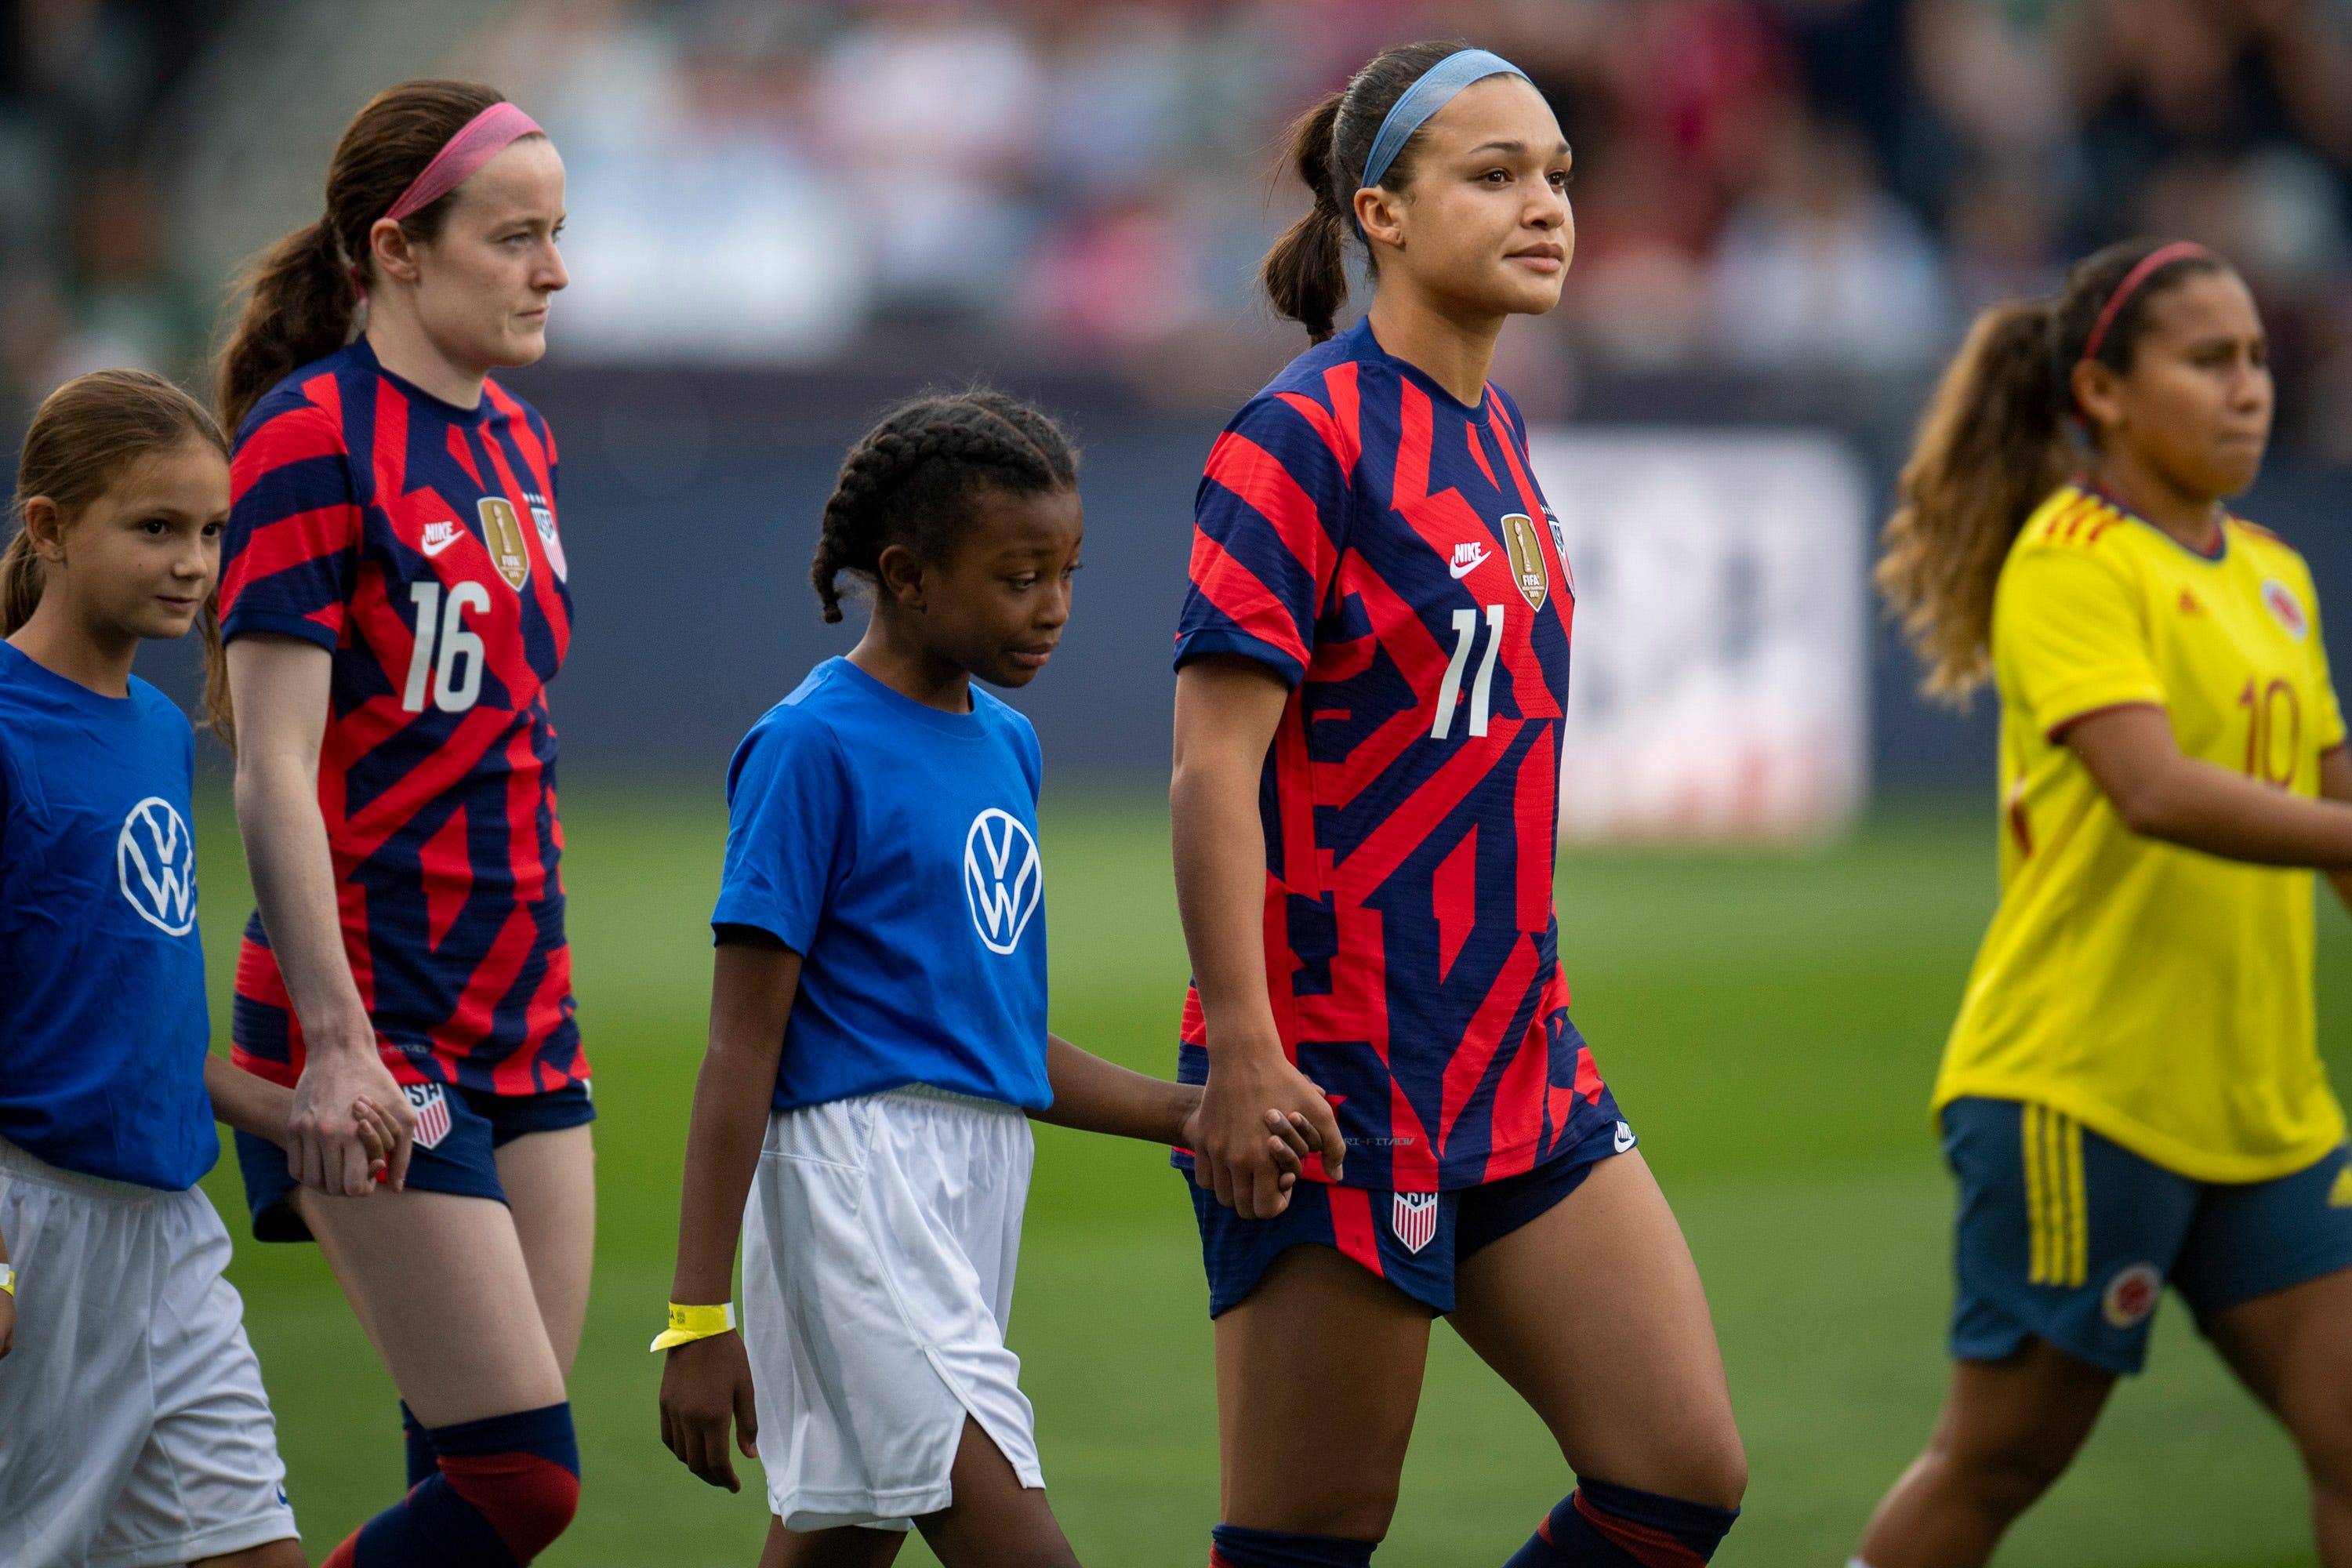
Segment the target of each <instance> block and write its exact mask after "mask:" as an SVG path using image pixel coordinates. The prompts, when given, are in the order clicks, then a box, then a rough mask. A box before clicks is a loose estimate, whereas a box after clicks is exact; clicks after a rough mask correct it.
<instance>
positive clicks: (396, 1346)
mask: <svg viewBox="0 0 2352 1568" xmlns="http://www.w3.org/2000/svg"><path fill="white" fill-rule="evenodd" d="M562 217H563V163H562V158H561V157H560V156H559V155H558V154H557V153H556V151H555V148H554V146H553V145H552V144H551V142H549V140H548V138H547V137H546V135H545V134H544V133H543V132H541V131H540V130H539V128H538V127H537V126H536V125H535V124H533V123H532V121H531V120H530V117H529V116H528V115H526V114H524V113H523V112H522V110H520V109H518V108H517V107H515V106H514V105H513V104H511V103H509V102H507V101H505V100H503V99H501V98H500V97H499V95H498V94H497V93H496V92H494V91H492V90H491V89H488V88H485V87H481V86H478V85H476V84H473V83H468V82H452V81H415V82H405V83H403V84H401V85H399V86H397V87H394V88H392V89H388V90H386V91H385V92H383V93H382V94H379V95H378V96H377V97H376V99H375V100H373V102H371V103H369V104H368V105H367V106H366V107H365V108H364V109H362V110H361V111H360V113H359V115H358V117H357V118H356V119H355V120H353V121H352V125H351V127H350V129H348V130H347V131H346V132H344V134H343V138H342V141H341V144H340V145H339V146H338V147H337V148H336V151H335V155H334V160H333V163H332V166H331V168H330V170H329V173H328V177H327V213H326V216H324V217H323V218H322V219H321V220H320V222H319V223H317V224H315V225H313V226H310V227H309V228H307V229H303V230H299V231H297V232H296V233H295V234H293V235H289V237H287V238H285V239H284V240H282V241H280V242H279V243H278V246H277V247H274V248H273V249H272V250H271V251H269V252H268V254H267V255H266V256H265V258H263V260H262V262H261V264H260V266H259V268H258V269H257V278H256V280H255V284H254V289H253V297H252V300H251V301H250V303H249V304H248V305H247V309H246V312H245V316H244V319H243V321H242V322H241V323H240V325H239V327H238V330H237V332H236V337H235V339H234V340H233V341H232V342H231V344H230V346H229V349H228V351H227V353H226V356H225V363H224V366H223V372H222V402H223V404H224V414H225V415H226V422H229V423H232V425H233V427H234V428H235V429H236V447H235V456H234V460H233V463H232V468H231V479H232V488H233V491H234V503H233V507H232V510H231V513H230V518H229V529H228V538H227V542H226V548H225V550H224V552H223V553H224V556H225V561H224V564H223V584H222V590H221V634H222V637H223V638H224V640H225V641H226V644H227V653H226V661H227V667H228V679H229V686H230V689H231V691H232V692H233V694H234V696H235V699H236V703H235V706H236V744H237V791H236V793H237V816H238V822H239V826H241V827H242V828H243V829H244V833H245V842H246V850H247V860H248V862H249V863H250V864H251V866H252V868H253V872H254V890H255V894H256V899H257V904H258V910H257V913H256V915H255V917H254V919H253V921H252V922H251V923H250V924H249V925H248V926H247V928H246V942H245V947H244V951H243V952H242V953H241V954H240V955H239V959H238V963H237V978H236V1015H235V1032H236V1059H237V1061H238V1062H239V1063H240V1064H241V1065H244V1066H247V1067H248V1068H251V1069H252V1070H254V1071H255V1072H257V1073H261V1074H264V1075H266V1076H269V1077H273V1078H275V1079H278V1081H280V1082H282V1083H288V1084H291V1085H293V1086H294V1090H295V1093H294V1110H293V1114H292V1118H291V1121H290V1124H289V1148H288V1151H287V1152H286V1153H285V1154H280V1153H279V1152H278V1151H277V1150H276V1149H273V1148H270V1147H268V1146H267V1145H265V1144H262V1143H260V1142H257V1141H256V1140H252V1139H247V1138H241V1139H240V1140H239V1142H238V1149H237V1152H238V1156H239V1159H240V1161H241V1163H242V1164H243V1166H244V1171H245V1181H246V1197H247V1203H248V1204H249V1205H250V1206H251V1209H252V1212H253V1222H254V1231H255V1234H256V1235H257V1237H260V1238H261V1239H263V1240H271V1241H288V1240H300V1239H304V1238H307V1237H313V1236H315V1237H317V1238H318V1240H319V1241H320V1245H321V1247H323V1249H324V1250H325V1252H326V1255H327V1258H328V1261H329V1262H330V1263H331V1265H332V1266H333V1268H334V1270H335V1274H336V1279H337V1281H338V1282H339V1283H340V1284H341V1286H342V1288H343V1289H344V1291H345V1293H346V1294H347V1295H348V1296H350V1297H351V1298H352V1301H353V1304H354V1306H355V1307H356V1308H357V1309H358V1310H359V1313H360V1316H361V1317H362V1319H363V1320H364V1321H366V1323H367V1325H368V1330H369V1337H370V1338H371V1339H372V1340H373V1342H374V1343H375V1345H376V1347H377V1349H378V1351H379V1352H380V1353H382V1354H383V1358H384V1361H385V1363H386V1365H387V1367H388V1368H389V1370H390V1371H391V1373H392V1376H393V1381H394V1384H396V1385H397V1386H398V1388H399V1390H400V1393H401V1396H402V1399H403V1401H404V1403H403V1406H402V1412H401V1414H402V1416H403V1418H404V1426H405V1427H406V1431H407V1449H408V1471H409V1483H410V1484H409V1489H408V1490H407V1492H406V1493H405V1495H404V1497H402V1499H401V1500H399V1501H397V1502H395V1503H394V1504H393V1506H392V1507H390V1508H388V1509H386V1510H384V1511H383V1512H382V1513H380V1514H378V1515H377V1516H376V1517H375V1518H374V1519H373V1520H371V1521H369V1522H368V1523H367V1524H366V1525H365V1526H363V1527H362V1529H361V1530H360V1531H358V1532H356V1533H355V1534H354V1535H352V1537H351V1538H349V1539H348V1540H346V1541H345V1542H343V1543H342V1544H341V1546H339V1547H338V1548H337V1549H336V1550H335V1552H333V1553H332V1554H331V1555H330V1557H329V1558H328V1559H327V1561H328V1563H329V1564H331V1568H407V1565H409V1564H423V1563H434V1564H449V1565H453V1568H511V1565H512V1564H514V1563H523V1562H528V1561H530V1559H531V1558H532V1557H533V1556H535V1555H536V1554H537V1553H538V1552H539V1551H540V1550H541V1549H542V1548H543V1547H544V1546H545V1545H546V1544H547V1543H548V1542H551V1540H553V1539H554V1538H555V1536H556V1535H557V1534H558V1533H559V1532H561V1531H562V1529H563V1528H564V1526H565V1525H566V1524H567V1523H568V1522H569V1521H570V1520H571V1518H572V1511H573V1509H574V1507H575V1506H576V1503H577V1500H578V1496H579V1479H578V1474H579V1458H578V1454H577V1450H576V1447H575V1445H574V1440H573V1436H572V1414H571V1406H570V1405H569V1404H568V1403H567V1402H566V1401H565V1398H564V1389H563V1384H564V1378H565V1376H566V1374H567V1373H568V1370H569V1367H570V1364H571V1361H572V1352H573V1351H574V1349H575V1348H576V1347H577V1345H578V1343H579V1337H580V1330H581V1322H582V1318H583V1314H584V1312H585V1310H586V1302H587V1289H588V1274H589V1259H590V1256H591V1251H592V1247H593V1228H594V1215H595V1198H594V1193H593V1184H592V1168H593V1155H592V1153H591V1151H590V1146H589V1133H588V1127H587V1123H588V1122H589V1121H590V1120H591V1119H592V1118H593V1115H594V1111H593V1109H592V1107H591V1105H590V1103H589V1099H588V1063H587V1061H586V1059H585V1058H584V1057H583V1055H582V1053H581V1048H580V1037H579V1030H578V1028H577V1026H576V1025H575V1024H574V1022H573V1018H572V965H571V956H570V949H569V948H568V947H567V946H566V944H565V942H564V935H563V885H562V879H561V875H560V872H559V868H558V857H559V854H560V852H561V848H562V835H561V832H560V830H559V828H558V826H557V822H556V804H555V757H556V747H555V730H554V726H553V725H552V724H551V722H550V721H549V718H548V705H547V685H548V683H549V682H550V681H551V680H552V679H554V678H555V675H556V672H557V670H558V669H559V668H562V662H563V656H564V652H565V649H566V648H567V647H568V646H569V645H570V642H571V637H572V593H571V588H570V585H569V583H568V578H569V575H570V574H569V568H568V563H567V562H566V560H565V557H564V552H563V544H562V535H561V533H560V531H559V529H558V522H557V517H556V510H555V509H556V473H557V464H556V447H555V438H554V437H553V435H552V434H551V432H550V431H549V429H548V426H547V423H546V421H545V420H543V419H541V417H540V416H539V415H538V414H537V413H536V412H534V411H533V410H532V409H531V408H530V407H529V406H528V405H525V404H524V403H522V402H521V401H520V399H518V398H516V397H515V396H514V395H512V394H510V393H509V392H508V391H506V390H505V389H504V388H503V387H501V386H499V384H498V383H497V382H496V381H495V380H493V379H492V378H491V375H490V372H491V371H493V370H495V369H499V368H503V367H506V366H510V365H520V364H528V363H531V362H532V361H533V360H536V359H537V358H538V357H539V356H540V354H541V353H543V352H544V350H545V331H546V322H547V317H548V313H549V306H550V301H551V298H552V296H553V295H554V294H555V292H556V291H557V290H559V289H562V288H563V286H564V284H565V283H566V281H567V280H568V279H567V276H566V274H565V271H564V268H563V264H562V259H561V258H560V256H559V255H558V252H557V246H556V236H557V232H558V230H559V229H560V228H561V226H562ZM354 280H357V281H358V282H359V283H360V285H361V287H362V290H363V297H364V299H365V302H366V318H365V321H366V324H365V329H364V331H362V333H361V334H360V335H359V336H357V337H352V334H351V328H352V323H353V321H354V317H355V314H356V310H357V306H358V304H359V297H357V296H355V295H354V291H353V289H352V282H353V281H354ZM395 1084H396V1085H397V1087H394V1086H395ZM367 1088H380V1089H381V1091H382V1092H383V1095H384V1096H385V1097H386V1099H388V1100H404V1103H403V1104H402V1106H401V1109H402V1110H404V1111H408V1112H411V1113H413V1121H414V1129H415V1136H414V1143H413V1147H411V1146H404V1147H401V1148H398V1149H396V1150H395V1152H394V1158H393V1161H392V1171H391V1176H392V1179H393V1182H394V1187H395V1190H394V1191H392V1192H389V1193H384V1192H379V1193H375V1194H373V1195H366V1196H362V1195H359V1194H358V1193H357V1192H356V1191H355V1189H354V1186H353V1184H352V1174H353V1169H352V1153H353V1151H352V1144H351V1141H350V1136H349V1129H348V1127H347V1126H346V1125H345V1124H344V1123H343V1122H342V1121H341V1119H340V1118H339V1117H336V1116H335V1115H333V1114H332V1110H333V1107H334V1105H335V1104H336V1103H337V1102H338V1099H339V1098H340V1097H343V1096H348V1095H349V1094H350V1093H352V1092H354V1091H355V1090H358V1089H367ZM403 1176H404V1178H405V1179H404V1182H403V1180H402V1178H403Z"/></svg>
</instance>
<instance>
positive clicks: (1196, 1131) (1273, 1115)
mask: <svg viewBox="0 0 2352 1568" xmlns="http://www.w3.org/2000/svg"><path fill="white" fill-rule="evenodd" d="M1201 1103H1202V1102H1201V1100H1200V1099H1199V1098H1198V1097H1195V1099H1194V1100H1193V1101H1192V1110H1190V1111H1188V1112H1186V1113H1185V1117H1184V1121H1183V1122H1182V1124H1181V1126H1179V1127H1178V1128H1177V1130H1176V1146H1177V1147H1178V1148H1180V1149H1189V1150H1192V1151H1195V1153H1194V1155H1193V1164H1194V1171H1195V1174H1196V1175H1197V1174H1198V1168H1199V1163H1200V1156H1199V1154H1198V1152H1197V1151H1198V1150H1199V1149H1200V1146H1201ZM1265 1132H1266V1138H1265V1143H1266V1153H1267V1154H1268V1156H1270V1157H1271V1158H1272V1159H1273V1161H1274V1168H1275V1185H1276V1188H1277V1189H1279V1194H1280V1196H1279V1200H1278V1206H1276V1209H1275V1211H1274V1212H1275V1213H1276V1214H1280V1213H1282V1212H1283V1210H1284V1209H1286V1208H1288V1207H1289V1206H1290V1190H1291V1189H1292V1188H1293V1187H1295V1186H1297V1184H1298V1173H1299V1172H1300V1171H1301V1170H1303V1169H1305V1167H1306V1163H1307V1154H1308V1153H1309V1152H1312V1151H1314V1150H1315V1149H1316V1148H1317V1147H1318V1144H1317V1143H1316V1141H1315V1135H1314V1130H1313V1129H1312V1128H1311V1127H1310V1126H1309V1125H1308V1124H1307V1119H1306V1118H1305V1117H1291V1116H1285V1115H1284V1114H1283V1113H1282V1112H1281V1111H1279V1110H1268V1111H1267V1112H1266V1113H1265ZM1268 1217H1271V1216H1268Z"/></svg>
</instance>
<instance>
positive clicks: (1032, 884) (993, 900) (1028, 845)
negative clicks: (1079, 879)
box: [963, 806, 1045, 952]
mask: <svg viewBox="0 0 2352 1568" xmlns="http://www.w3.org/2000/svg"><path fill="white" fill-rule="evenodd" d="M963 893H964V898H965V900H967V901H968V902H969V903H970V904H971V923H972V926H973V928H974V929H975V930H977V931H979V932H980V940H981V941H982V942H985V943H986V944H987V945H988V951H989V952H1012V951H1013V949H1014V948H1016V947H1019V946H1020V945H1021V933H1022V932H1023V931H1027V930H1028V929H1029V917H1030V916H1032V915H1034V914H1035V913H1036V912H1037V905H1038V903H1039V901H1040V900H1043V899H1044V898H1045V868H1044V866H1043V865H1041V864H1040V863H1039V861H1038V858H1037V841H1036V840H1035V839H1034V838H1032V837H1030V836H1029V829H1028V828H1027V827H1026V826H1024V825H1023V824H1022V821H1021V819H1020V818H1019V817H1017V816H1013V814H1012V813H1011V812H1009V811H1000V810H998V809H997V808H996V807H995V806H990V807H989V808H988V809H987V810H986V811H983V812H982V813H981V814H980V815H979V816H975V817H973V818H972V819H971V832H969V833H967V834H965V835H964V838H963Z"/></svg>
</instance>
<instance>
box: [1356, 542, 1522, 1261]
mask: <svg viewBox="0 0 2352 1568" xmlns="http://www.w3.org/2000/svg"><path fill="white" fill-rule="evenodd" d="M1519 521H1521V522H1525V521H1527V519H1525V518H1521V519H1520V520H1519ZM1395 1199H1396V1201H1395V1202H1394V1203H1393V1204H1391V1205H1390V1207H1389V1229H1390V1230H1391V1231H1392V1232H1394V1233H1395V1235H1396V1238H1397V1241H1398V1243H1399V1244H1400V1245H1402V1247H1404V1249H1405V1250H1406V1251H1407V1252H1419V1251H1420V1250H1421V1249H1422V1248H1423V1247H1427V1246H1428V1245H1429V1244H1430V1243H1431V1242H1432V1241H1433V1240H1435V1239H1436V1237H1437V1194H1435V1193H1398V1194H1395Z"/></svg>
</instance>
